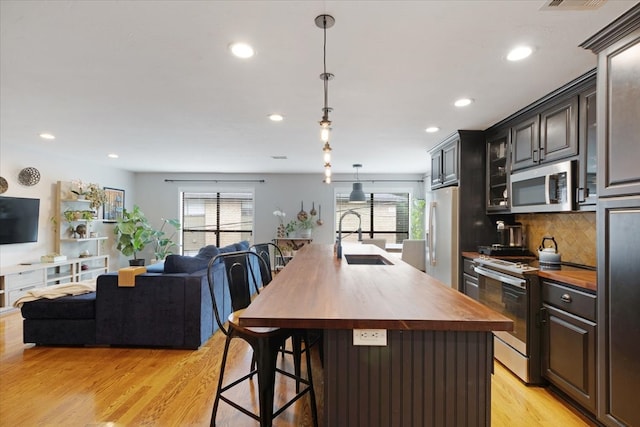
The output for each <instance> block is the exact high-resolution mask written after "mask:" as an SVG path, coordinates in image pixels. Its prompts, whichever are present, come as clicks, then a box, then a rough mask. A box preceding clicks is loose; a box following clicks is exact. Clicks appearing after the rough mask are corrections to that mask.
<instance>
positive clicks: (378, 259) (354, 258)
mask: <svg viewBox="0 0 640 427" xmlns="http://www.w3.org/2000/svg"><path fill="white" fill-rule="evenodd" d="M344 257H345V259H346V260H347V263H348V264H355V265H393V263H392V262H391V261H389V260H388V259H386V258H385V257H383V256H381V255H374V254H367V255H345V256H344Z"/></svg>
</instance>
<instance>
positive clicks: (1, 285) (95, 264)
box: [0, 255, 109, 312]
mask: <svg viewBox="0 0 640 427" xmlns="http://www.w3.org/2000/svg"><path fill="white" fill-rule="evenodd" d="M108 269H109V256H108V255H97V256H91V257H84V258H73V259H68V260H65V261H59V262H53V263H44V262H43V263H33V264H31V265H18V266H14V267H6V268H3V269H2V270H1V271H0V312H2V311H5V310H9V309H11V308H12V307H13V303H14V302H16V300H18V299H20V298H21V297H23V296H24V295H25V294H27V292H29V291H30V290H32V289H36V288H43V287H45V286H51V285H59V284H63V283H69V282H79V281H82V280H89V279H93V278H96V277H98V276H99V275H100V274H103V273H106V272H107V271H108Z"/></svg>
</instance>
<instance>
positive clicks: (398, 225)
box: [336, 193, 409, 243]
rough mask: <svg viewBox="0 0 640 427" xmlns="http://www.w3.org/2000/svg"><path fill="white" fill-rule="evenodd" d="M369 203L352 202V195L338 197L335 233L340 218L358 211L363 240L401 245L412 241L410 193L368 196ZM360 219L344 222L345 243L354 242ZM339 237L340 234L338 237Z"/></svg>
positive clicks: (348, 218)
mask: <svg viewBox="0 0 640 427" xmlns="http://www.w3.org/2000/svg"><path fill="white" fill-rule="evenodd" d="M366 196H367V202H366V203H362V204H355V203H349V194H348V193H347V194H337V195H336V231H337V230H338V226H339V221H340V216H341V215H342V214H343V213H344V212H345V211H347V210H349V209H351V210H354V211H356V212H358V213H359V214H360V216H361V218H362V237H363V238H370V239H385V240H386V241H387V243H402V241H403V240H404V239H408V238H409V193H366ZM357 228H358V218H357V217H356V216H355V215H347V216H345V218H344V220H343V221H342V235H343V240H344V241H352V242H355V241H357V239H358V235H357V233H353V234H351V235H349V236H346V237H345V234H349V233H350V232H353V231H355V230H357ZM336 236H337V235H336Z"/></svg>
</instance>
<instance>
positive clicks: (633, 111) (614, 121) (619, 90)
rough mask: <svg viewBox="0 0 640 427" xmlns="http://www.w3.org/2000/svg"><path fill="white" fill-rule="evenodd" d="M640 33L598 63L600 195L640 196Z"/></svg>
mask: <svg viewBox="0 0 640 427" xmlns="http://www.w3.org/2000/svg"><path fill="white" fill-rule="evenodd" d="M638 33H640V31H638V30H636V34H635V35H634V34H632V35H631V36H628V37H626V38H624V39H623V40H620V41H619V42H617V43H614V44H613V45H611V46H610V47H608V48H606V49H605V50H603V51H601V52H600V54H599V59H598V92H599V93H603V94H608V96H602V97H600V98H599V99H598V102H599V104H598V109H599V113H598V114H599V117H600V118H599V123H598V139H599V140H600V142H599V152H598V159H599V160H600V162H599V170H598V176H599V177H600V178H599V183H598V195H599V196H600V197H607V196H623V195H630V194H638V193H640V164H639V159H640V35H639V34H638Z"/></svg>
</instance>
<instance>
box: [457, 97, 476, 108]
mask: <svg viewBox="0 0 640 427" xmlns="http://www.w3.org/2000/svg"><path fill="white" fill-rule="evenodd" d="M472 102H473V99H471V98H460V99H458V100H457V101H456V102H454V103H453V105H455V106H456V107H466V106H467V105H469V104H471V103H472Z"/></svg>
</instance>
